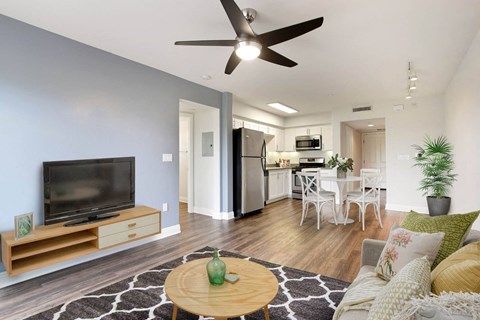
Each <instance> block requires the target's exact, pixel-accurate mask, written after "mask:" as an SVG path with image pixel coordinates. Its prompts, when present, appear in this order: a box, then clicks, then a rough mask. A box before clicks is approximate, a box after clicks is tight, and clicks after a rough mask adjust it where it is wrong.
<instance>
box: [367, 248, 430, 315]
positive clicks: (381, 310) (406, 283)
mask: <svg viewBox="0 0 480 320" xmlns="http://www.w3.org/2000/svg"><path fill="white" fill-rule="evenodd" d="M429 291H430V262H428V260H427V258H426V257H423V258H417V259H415V260H413V261H411V262H410V263H408V264H407V265H406V266H405V267H403V268H402V270H400V271H399V272H398V273H397V274H396V275H395V276H394V277H393V278H392V279H391V280H390V282H388V284H387V285H386V286H385V287H383V289H382V290H381V291H380V293H379V294H378V296H377V297H376V298H375V301H373V304H372V307H371V308H370V312H369V313H368V319H369V320H390V319H392V318H393V316H394V315H395V314H396V313H399V312H400V311H401V310H402V309H403V307H404V305H405V303H406V302H407V301H408V300H410V299H412V298H416V297H420V296H425V295H427V294H428V293H429Z"/></svg>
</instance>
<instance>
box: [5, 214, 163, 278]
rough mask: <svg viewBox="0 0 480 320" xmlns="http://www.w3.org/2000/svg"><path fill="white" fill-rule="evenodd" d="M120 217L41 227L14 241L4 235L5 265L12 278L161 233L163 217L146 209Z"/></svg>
mask: <svg viewBox="0 0 480 320" xmlns="http://www.w3.org/2000/svg"><path fill="white" fill-rule="evenodd" d="M116 213H119V216H117V217H114V218H111V219H108V220H101V221H98V222H95V223H91V224H86V225H78V226H70V227H65V226H64V223H57V224H52V225H48V226H38V227H36V228H35V231H34V232H33V234H32V235H29V236H26V237H24V238H21V239H15V233H14V232H13V231H9V232H5V233H2V261H3V264H4V266H5V268H6V269H7V273H8V274H9V275H11V276H13V275H18V274H22V273H25V272H28V271H32V270H35V269H40V268H43V267H47V266H50V265H53V264H56V263H59V262H64V261H68V260H71V259H74V258H78V257H81V256H84V255H87V254H90V253H94V252H98V251H101V250H103V249H107V248H111V247H114V246H117V245H120V244H124V243H127V242H131V241H135V240H138V239H141V238H145V237H148V236H152V235H155V234H159V233H160V232H161V213H160V211H159V210H156V209H153V208H149V207H146V206H139V207H135V208H131V209H126V210H121V211H117V212H116Z"/></svg>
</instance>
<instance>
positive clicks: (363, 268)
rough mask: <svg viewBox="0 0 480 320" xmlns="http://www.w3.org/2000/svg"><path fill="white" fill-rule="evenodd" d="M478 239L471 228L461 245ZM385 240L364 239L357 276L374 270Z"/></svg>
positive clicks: (350, 317) (344, 319)
mask: <svg viewBox="0 0 480 320" xmlns="http://www.w3.org/2000/svg"><path fill="white" fill-rule="evenodd" d="M476 241H480V231H476V230H471V231H470V233H469V234H468V236H467V237H466V238H465V241H464V242H463V245H464V246H465V245H467V244H469V243H471V242H476ZM385 244H386V241H382V240H373V239H365V240H363V243H362V257H361V260H360V271H359V272H358V274H357V277H358V276H359V275H361V274H365V273H367V272H374V269H375V266H376V265H377V262H378V259H379V258H380V255H381V253H382V250H383V247H384V246H385ZM367 317H368V311H366V310H349V311H346V312H344V313H343V314H342V315H341V317H340V320H362V319H367Z"/></svg>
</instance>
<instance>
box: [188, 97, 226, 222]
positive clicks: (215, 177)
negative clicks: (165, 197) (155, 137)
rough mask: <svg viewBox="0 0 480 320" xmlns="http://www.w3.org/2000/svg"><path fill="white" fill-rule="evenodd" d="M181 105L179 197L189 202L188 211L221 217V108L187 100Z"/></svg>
mask: <svg viewBox="0 0 480 320" xmlns="http://www.w3.org/2000/svg"><path fill="white" fill-rule="evenodd" d="M179 109H180V112H179V201H180V202H185V201H186V202H187V203H188V209H187V210H188V212H189V213H198V214H203V215H208V216H211V217H212V218H218V217H219V216H221V212H220V110H219V109H217V108H213V107H209V106H205V105H201V104H198V103H194V102H191V101H187V100H180V103H179ZM206 137H207V138H208V143H205V141H206V140H205V139H206ZM207 149H208V150H207Z"/></svg>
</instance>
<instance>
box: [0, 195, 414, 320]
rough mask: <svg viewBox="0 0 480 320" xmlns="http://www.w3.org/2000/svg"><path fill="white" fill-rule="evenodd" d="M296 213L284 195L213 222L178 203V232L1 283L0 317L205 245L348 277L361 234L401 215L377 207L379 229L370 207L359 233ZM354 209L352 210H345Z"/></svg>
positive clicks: (25, 312) (375, 232) (376, 234)
mask: <svg viewBox="0 0 480 320" xmlns="http://www.w3.org/2000/svg"><path fill="white" fill-rule="evenodd" d="M369 207H371V206H369ZM324 210H325V211H324V219H328V218H330V217H331V211H329V209H328V208H325V209H324ZM300 213H301V201H299V200H292V199H285V200H281V201H278V202H276V203H272V204H270V205H268V206H267V207H266V208H265V209H264V210H263V212H262V213H261V214H256V215H252V216H249V217H247V218H245V219H240V220H231V221H218V220H212V219H211V218H210V217H206V216H202V215H198V214H189V213H187V212H186V205H184V204H181V205H180V226H181V230H182V232H181V233H180V234H178V235H175V236H171V237H168V238H165V239H162V240H159V241H155V242H151V243H148V244H145V245H142V246H140V247H136V248H132V249H129V250H126V251H123V252H119V253H116V254H113V255H110V256H107V257H104V258H101V259H97V260H94V261H90V262H86V263H83V264H81V265H77V266H74V267H71V268H68V269H64V270H61V271H57V272H55V273H52V274H48V275H45V276H42V277H39V278H36V279H32V280H28V281H25V282H23V283H19V284H17V285H14V286H11V287H7V288H3V289H0V319H22V318H24V317H26V316H30V315H33V314H36V313H38V312H40V311H43V310H46V309H49V308H51V307H54V306H56V305H59V304H61V303H64V302H66V301H68V300H70V299H73V298H76V297H79V296H82V295H84V294H86V293H88V292H91V291H94V290H96V289H98V288H101V287H104V286H106V285H108V284H110V283H113V282H116V281H118V280H121V279H123V278H126V277H128V276H130V275H133V274H135V273H137V272H139V271H142V270H146V269H148V268H151V267H154V266H156V265H159V264H162V263H164V262H167V261H169V260H172V259H174V258H177V257H179V256H181V255H183V254H186V253H189V252H191V251H193V250H196V249H199V248H201V247H204V246H207V245H208V246H214V247H218V248H220V249H224V250H229V251H233V252H237V253H241V254H244V255H248V256H253V257H256V258H259V259H263V260H267V261H270V262H274V263H278V264H283V265H287V266H290V267H294V268H298V269H303V270H308V271H311V272H315V273H320V274H323V275H327V276H330V277H334V278H339V279H343V280H346V281H352V280H353V279H354V277H355V274H356V273H357V271H358V269H359V263H360V262H359V261H360V249H361V243H362V240H363V239H365V238H374V239H386V238H387V236H388V230H389V229H390V226H391V225H392V224H394V223H399V222H400V221H401V220H402V219H403V217H404V216H405V214H404V213H401V212H392V211H389V212H385V210H382V217H383V218H382V220H383V223H384V228H383V229H381V228H380V226H379V224H378V222H377V221H376V220H375V218H374V217H373V213H372V211H371V209H369V210H368V211H367V215H366V226H367V227H366V231H364V232H362V229H361V224H360V223H358V222H355V223H354V224H350V225H346V226H344V225H339V226H335V225H333V224H330V223H328V222H326V221H324V222H323V223H322V225H321V229H320V230H317V229H316V216H315V213H314V211H313V210H312V211H311V212H310V213H309V216H308V217H307V219H306V221H305V222H304V224H303V226H299V222H300ZM357 215H358V211H355V210H352V212H351V214H350V216H351V217H352V218H356V217H357Z"/></svg>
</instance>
